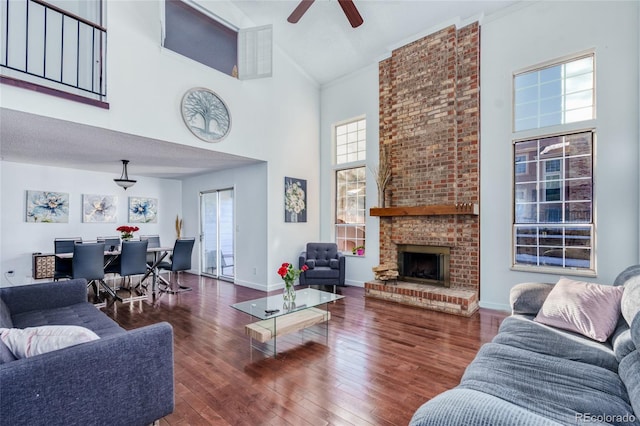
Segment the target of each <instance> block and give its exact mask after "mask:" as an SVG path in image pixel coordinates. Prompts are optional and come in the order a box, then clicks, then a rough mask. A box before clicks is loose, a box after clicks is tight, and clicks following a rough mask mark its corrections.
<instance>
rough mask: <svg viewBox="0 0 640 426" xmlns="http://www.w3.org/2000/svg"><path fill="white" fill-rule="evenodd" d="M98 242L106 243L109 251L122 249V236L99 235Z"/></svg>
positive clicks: (105, 245) (105, 246)
mask: <svg viewBox="0 0 640 426" xmlns="http://www.w3.org/2000/svg"><path fill="white" fill-rule="evenodd" d="M96 240H97V242H99V243H104V248H105V250H107V251H115V250H118V249H120V237H119V236H117V235H116V236H115V237H98V238H97V239H96Z"/></svg>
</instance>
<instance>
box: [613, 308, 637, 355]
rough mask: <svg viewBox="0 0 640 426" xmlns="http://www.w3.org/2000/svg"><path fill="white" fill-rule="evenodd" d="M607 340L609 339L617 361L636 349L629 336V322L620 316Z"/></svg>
mask: <svg viewBox="0 0 640 426" xmlns="http://www.w3.org/2000/svg"><path fill="white" fill-rule="evenodd" d="M609 340H610V341H611V347H612V348H613V352H614V353H615V354H616V359H617V360H618V362H620V361H622V358H624V357H625V356H627V355H629V354H630V353H631V352H633V351H635V350H636V345H635V344H634V343H633V339H632V338H631V330H630V328H629V324H627V321H626V320H625V319H624V318H623V317H622V316H621V317H620V318H619V319H618V325H617V326H616V329H615V330H614V331H613V334H611V337H610V338H609Z"/></svg>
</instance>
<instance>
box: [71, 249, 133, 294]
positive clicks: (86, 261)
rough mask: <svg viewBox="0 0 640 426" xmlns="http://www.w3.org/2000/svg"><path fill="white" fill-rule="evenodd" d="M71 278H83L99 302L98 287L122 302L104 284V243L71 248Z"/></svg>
mask: <svg viewBox="0 0 640 426" xmlns="http://www.w3.org/2000/svg"><path fill="white" fill-rule="evenodd" d="M72 265H73V278H74V279H75V278H84V279H85V280H87V286H89V285H91V286H92V287H93V291H94V292H95V294H96V301H98V302H100V301H101V297H100V292H99V287H102V288H103V289H104V290H105V291H106V292H107V293H108V294H110V295H111V296H112V297H113V298H114V299H116V300H120V301H122V298H121V297H119V296H118V295H117V294H116V292H115V291H114V290H113V289H112V288H111V287H109V286H108V285H107V283H106V282H104V243H84V244H76V245H75V246H74V247H73V262H72Z"/></svg>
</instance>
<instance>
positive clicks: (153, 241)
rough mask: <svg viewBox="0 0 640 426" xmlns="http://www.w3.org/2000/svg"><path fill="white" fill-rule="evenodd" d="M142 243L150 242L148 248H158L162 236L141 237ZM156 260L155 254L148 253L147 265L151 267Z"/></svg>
mask: <svg viewBox="0 0 640 426" xmlns="http://www.w3.org/2000/svg"><path fill="white" fill-rule="evenodd" d="M140 241H149V245H148V246H147V247H148V248H158V247H160V236H159V235H140ZM155 260H156V254H155V253H147V265H149V266H151V265H153V263H154V262H155Z"/></svg>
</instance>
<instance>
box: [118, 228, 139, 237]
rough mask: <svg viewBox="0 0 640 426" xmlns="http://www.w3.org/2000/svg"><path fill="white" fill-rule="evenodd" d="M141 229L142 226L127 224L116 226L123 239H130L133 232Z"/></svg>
mask: <svg viewBox="0 0 640 426" xmlns="http://www.w3.org/2000/svg"><path fill="white" fill-rule="evenodd" d="M139 230H140V228H138V227H137V226H127V225H122V226H118V227H117V228H116V231H118V232H120V237H121V238H122V239H123V240H130V239H131V238H133V233H134V232H136V231H139Z"/></svg>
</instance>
